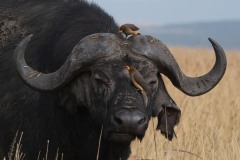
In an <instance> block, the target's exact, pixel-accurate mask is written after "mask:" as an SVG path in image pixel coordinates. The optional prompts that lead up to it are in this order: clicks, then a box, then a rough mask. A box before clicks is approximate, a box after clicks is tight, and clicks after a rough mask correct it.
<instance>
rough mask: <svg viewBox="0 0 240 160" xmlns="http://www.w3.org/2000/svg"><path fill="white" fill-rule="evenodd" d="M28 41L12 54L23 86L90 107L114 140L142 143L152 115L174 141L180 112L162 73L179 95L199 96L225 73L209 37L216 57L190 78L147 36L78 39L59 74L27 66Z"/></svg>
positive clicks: (72, 108)
mask: <svg viewBox="0 0 240 160" xmlns="http://www.w3.org/2000/svg"><path fill="white" fill-rule="evenodd" d="M30 39H31V36H28V37H26V38H25V39H24V40H22V42H21V43H20V44H19V45H18V46H17V48H16V50H15V54H14V59H15V65H16V68H17V71H18V73H19V75H20V76H21V78H22V79H23V80H24V82H25V83H26V84H28V85H29V86H30V87H32V88H34V89H36V90H39V91H41V92H51V91H53V90H54V91H59V94H60V97H61V98H60V99H59V101H60V103H61V105H62V106H64V107H66V108H68V110H70V111H76V110H77V109H78V108H79V107H86V108H88V110H89V113H90V114H91V116H92V117H94V119H95V120H96V122H97V123H98V124H99V125H102V126H103V136H104V139H106V140H108V141H114V142H115V141H117V142H120V141H122V142H130V141H131V140H132V139H134V138H135V137H138V138H140V139H141V138H142V137H143V136H144V133H145V131H146V128H147V126H148V122H149V119H150V118H151V116H158V120H159V121H158V129H160V130H161V132H162V134H164V135H165V136H166V138H168V139H170V140H171V139H172V137H173V135H174V131H173V128H174V126H175V125H176V124H177V123H178V121H179V117H180V110H179V109H178V107H177V106H176V104H175V102H174V101H173V100H172V98H171V97H170V96H169V94H168V93H167V91H166V89H165V86H164V83H163V81H162V78H161V75H160V73H162V74H164V75H166V76H167V77H168V78H169V79H170V80H171V82H172V83H173V85H174V86H175V87H177V88H178V89H179V90H181V91H182V92H183V93H185V94H187V95H190V96H198V95H202V94H204V93H206V92H208V91H210V90H211V89H212V88H214V86H216V85H217V83H218V82H219V81H220V80H221V78H222V76H223V75H224V72H225V69H226V57H225V53H224V51H223V49H222V48H221V46H220V45H218V44H217V43H216V42H215V41H214V40H212V39H209V40H210V42H211V44H212V46H213V48H214V50H215V55H216V62H215V64H214V66H213V68H212V69H211V70H210V72H209V73H207V74H205V75H203V76H200V77H194V78H192V77H187V76H185V75H184V73H182V71H181V70H180V68H179V66H178V64H177V63H176V61H175V59H174V57H173V56H172V54H171V53H170V51H169V50H168V48H167V47H166V46H165V45H164V44H163V43H162V42H161V41H159V40H157V39H155V38H153V37H151V36H142V35H138V36H134V37H132V38H129V39H127V40H123V39H121V38H119V37H118V36H117V35H114V34H110V33H97V34H93V35H89V36H87V37H85V38H84V39H82V40H81V41H80V42H79V43H78V44H77V45H76V46H75V47H74V48H73V50H72V52H71V54H70V55H69V56H68V58H67V60H66V61H65V63H64V64H63V65H62V66H61V67H60V68H59V69H58V70H56V71H55V72H52V73H42V72H39V71H36V70H34V69H33V68H31V67H30V66H28V65H27V64H26V62H25V58H24V53H25V49H26V47H27V45H28V43H29V41H30ZM126 65H128V66H133V67H134V68H136V70H137V71H138V74H140V75H139V76H141V77H142V78H143V79H144V80H143V81H141V82H140V84H139V85H140V86H144V85H145V86H147V87H146V89H145V90H146V96H145V98H144V96H143V95H142V92H141V91H140V90H139V89H138V88H136V86H134V84H133V82H132V80H131V78H130V75H129V72H128V70H126V69H125V68H124V66H126ZM146 98H147V102H148V103H147V104H146V103H145V102H146ZM166 122H167V123H166Z"/></svg>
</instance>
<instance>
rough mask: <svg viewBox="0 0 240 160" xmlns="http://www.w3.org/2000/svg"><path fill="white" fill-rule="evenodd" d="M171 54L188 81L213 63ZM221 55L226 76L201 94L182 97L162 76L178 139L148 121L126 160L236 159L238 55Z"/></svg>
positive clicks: (206, 53)
mask: <svg viewBox="0 0 240 160" xmlns="http://www.w3.org/2000/svg"><path fill="white" fill-rule="evenodd" d="M170 50H171V52H172V53H173V54H174V57H175V58H176V60H177V62H178V64H179V65H180V68H181V69H182V71H183V72H184V73H185V74H186V75H187V76H192V77H194V76H201V75H202V74H205V73H207V72H208V71H209V70H210V69H211V67H212V66H213V65H214V62H215V55H214V51H213V49H200V48H199V49H192V48H182V47H172V48H170ZM225 52H226V54H227V60H228V66H227V71H226V74H225V75H224V77H223V79H222V81H221V82H220V83H219V84H218V85H217V86H216V87H215V88H214V89H213V90H212V91H210V92H209V93H207V94H205V95H202V96H199V97H189V96H186V95H184V94H183V93H182V92H180V91H179V90H178V89H176V88H174V87H173V85H172V84H171V82H170V81H169V80H168V79H167V78H166V77H164V82H165V84H166V86H167V89H168V91H169V93H170V95H171V97H172V98H173V99H174V100H175V102H176V104H177V105H178V106H179V108H180V109H181V111H182V116H181V120H180V123H179V124H178V126H177V127H175V132H176V135H177V138H174V139H173V140H172V141H167V140H166V139H165V138H164V137H163V136H162V135H161V134H160V132H159V131H156V130H155V128H156V125H157V119H153V120H150V123H149V128H148V130H147V133H146V135H145V138H144V139H143V140H142V141H141V142H139V141H137V140H136V141H134V142H133V143H132V154H131V157H130V158H129V159H130V160H137V159H138V160H238V159H240V158H239V157H240V93H239V91H240V84H239V83H240V52H239V51H229V50H225ZM23 136H24V134H23ZM16 146H17V147H18V148H21V145H17V144H16ZM20 150H21V149H20ZM13 152H14V153H10V155H11V158H12V159H14V156H15V155H17V156H19V157H17V158H16V159H24V158H23V157H24V156H22V155H24V153H21V152H18V150H17V154H16V153H15V151H13ZM21 157H22V158H21ZM63 159H64V158H63Z"/></svg>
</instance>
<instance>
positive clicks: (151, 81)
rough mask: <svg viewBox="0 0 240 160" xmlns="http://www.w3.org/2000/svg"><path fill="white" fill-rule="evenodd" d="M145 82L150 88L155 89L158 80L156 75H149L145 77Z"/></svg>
mask: <svg viewBox="0 0 240 160" xmlns="http://www.w3.org/2000/svg"><path fill="white" fill-rule="evenodd" d="M147 84H148V87H149V88H150V89H151V90H152V91H155V90H156V89H157V88H158V80H157V77H150V78H148V79H147Z"/></svg>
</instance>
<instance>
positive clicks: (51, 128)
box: [0, 0, 226, 160]
mask: <svg viewBox="0 0 240 160" xmlns="http://www.w3.org/2000/svg"><path fill="white" fill-rule="evenodd" d="M13 2H15V3H13ZM2 4H3V6H6V7H9V6H10V8H11V9H9V10H6V11H5V10H4V12H3V13H4V14H3V15H4V16H2V17H3V18H1V19H5V20H7V21H9V20H10V18H9V17H8V16H7V15H9V14H10V13H14V14H13V15H12V16H11V20H12V19H13V20H14V21H16V22H17V23H12V22H11V23H6V22H5V21H4V23H1V24H4V25H5V24H15V25H16V26H15V27H12V28H11V29H12V31H11V32H9V36H8V37H9V38H6V39H4V45H2V46H1V50H0V51H1V52H0V62H1V63H0V67H1V68H0V71H1V76H0V90H1V92H0V159H3V156H6V155H7V153H8V151H9V146H10V145H11V143H12V141H13V139H14V136H15V134H16V132H17V131H18V132H19V133H20V132H23V138H22V141H21V142H22V151H23V152H24V153H25V154H26V158H27V159H37V156H38V154H39V151H41V154H40V159H42V158H43V157H44V156H45V152H46V143H47V140H49V142H50V143H49V149H48V153H49V156H48V157H49V159H53V158H54V157H55V154H56V153H57V151H58V153H60V154H61V153H63V154H64V159H74V160H75V159H89V160H91V159H96V157H97V151H98V148H100V153H99V159H103V160H108V159H113V160H116V159H127V158H128V157H129V154H130V153H131V151H130V142H131V141H132V140H133V139H135V138H138V139H142V138H143V137H144V134H145V131H146V128H147V127H148V122H149V120H150V118H151V117H158V125H157V129H159V130H160V132H161V133H162V134H163V135H164V136H165V137H166V138H167V139H169V140H172V138H173V137H174V126H175V125H176V124H178V122H179V119H180V115H181V112H180V110H179V108H178V107H177V105H176V104H175V102H174V100H173V99H172V98H171V97H170V96H169V94H168V92H167V90H166V88H165V85H164V82H163V80H162V78H161V74H165V75H166V76H167V77H168V78H169V79H170V80H171V81H172V83H173V85H174V86H176V87H177V88H178V89H180V90H181V91H182V92H183V93H185V94H187V95H191V96H197V95H201V94H204V93H206V92H208V91H209V90H211V89H212V88H213V87H214V86H215V85H216V84H217V83H218V82H219V81H220V79H221V78H222V76H223V74H224V72H225V68H226V58H225V54H224V52H223V50H222V49H221V47H220V46H219V45H218V44H217V43H216V42H214V41H212V40H210V42H211V43H212V45H213V47H214V50H215V52H216V57H217V60H216V63H215V65H214V67H213V69H212V70H211V71H210V72H209V73H207V74H206V75H204V76H201V77H194V78H191V77H186V76H185V75H184V74H183V73H182V72H181V70H180V68H179V67H178V65H177V63H176V62H175V60H174V58H173V56H172V55H171V53H170V51H169V50H168V49H167V47H166V46H165V45H164V44H163V43H162V42H161V41H159V40H157V39H155V38H153V37H151V36H144V35H143V36H141V35H138V36H135V37H130V38H129V39H127V40H125V39H123V37H122V36H121V35H118V26H117V25H116V24H115V22H114V20H113V19H112V17H110V16H109V15H107V14H106V13H105V12H104V11H102V10H101V9H100V8H99V7H98V6H96V5H90V4H88V3H86V2H78V1H75V2H61V1H57V0H56V1H55V0H49V1H40V0H29V1H27V0H26V1H18V2H16V1H14V0H9V1H3V2H2ZM0 9H1V8H0ZM12 10H14V11H15V12H12ZM5 13H6V14H5ZM16 13H17V14H16ZM59 17H60V18H59ZM30 34H33V36H27V37H26V35H30ZM2 35H3V34H2V32H1V36H2ZM4 36H5V35H4ZM22 37H26V38H24V39H23V40H22ZM21 40H22V41H21ZM20 41H21V42H20ZM19 42H20V43H19ZM16 44H18V45H17V46H16ZM14 50H15V51H14ZM13 52H14V55H13ZM25 59H26V61H25ZM126 65H129V66H133V67H135V68H136V69H137V70H138V71H139V73H140V74H141V76H142V77H143V79H144V81H145V82H144V83H146V86H147V87H148V88H147V92H148V93H147V99H148V104H147V106H145V103H144V99H143V96H142V95H141V92H140V91H139V90H138V89H137V88H136V87H135V86H134V85H133V83H132V82H131V80H130V78H129V72H128V71H127V70H126V69H125V68H124V66H126ZM140 85H141V84H140ZM101 131H102V136H101ZM18 138H19V136H18ZM99 140H100V141H101V143H100V146H99V143H98V142H99Z"/></svg>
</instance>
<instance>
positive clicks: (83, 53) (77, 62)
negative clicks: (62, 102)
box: [14, 33, 120, 91]
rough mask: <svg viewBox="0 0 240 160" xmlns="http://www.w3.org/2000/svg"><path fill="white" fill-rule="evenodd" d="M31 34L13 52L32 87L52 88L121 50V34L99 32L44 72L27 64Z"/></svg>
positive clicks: (19, 69) (84, 40)
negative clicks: (119, 35) (26, 51)
mask: <svg viewBox="0 0 240 160" xmlns="http://www.w3.org/2000/svg"><path fill="white" fill-rule="evenodd" d="M31 37H32V35H29V36H28V37H26V38H24V39H23V40H22V41H21V42H20V43H19V44H18V46H17V48H16V49H15V52H14V61H15V65H16V69H17V71H18V73H19V75H20V76H21V78H22V79H23V80H24V81H25V82H26V83H27V84H28V85H29V86H30V87H32V88H34V89H37V90H41V91H50V90H54V89H57V88H59V87H61V86H63V85H65V84H67V83H68V82H69V81H70V80H71V79H72V78H73V77H74V76H76V74H78V73H79V72H80V71H81V70H82V68H83V67H84V66H87V65H89V64H90V63H94V61H95V60H98V59H100V58H104V57H108V58H106V59H105V60H108V59H109V58H110V57H111V56H116V55H118V54H120V46H119V45H118V37H117V36H116V35H114V34H110V33H97V34H93V35H90V36H87V37H85V38H83V39H82V40H81V41H80V42H79V43H78V44H77V45H76V46H75V47H74V48H73V50H72V52H71V54H70V55H69V56H68V58H67V60H66V61H65V63H64V64H63V65H62V66H61V67H60V68H59V69H58V70H57V71H55V72H52V73H49V74H45V73H41V72H39V71H36V70H34V69H32V68H31V67H30V66H28V65H27V64H26V61H25V58H24V53H25V50H26V47H27V45H28V43H29V42H30V40H31Z"/></svg>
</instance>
